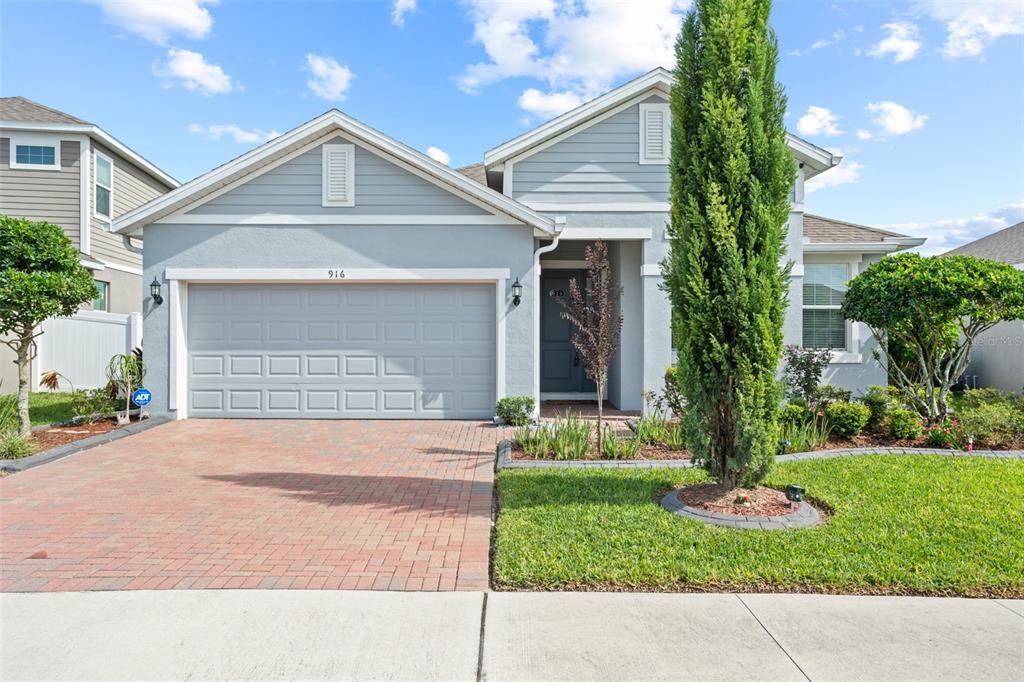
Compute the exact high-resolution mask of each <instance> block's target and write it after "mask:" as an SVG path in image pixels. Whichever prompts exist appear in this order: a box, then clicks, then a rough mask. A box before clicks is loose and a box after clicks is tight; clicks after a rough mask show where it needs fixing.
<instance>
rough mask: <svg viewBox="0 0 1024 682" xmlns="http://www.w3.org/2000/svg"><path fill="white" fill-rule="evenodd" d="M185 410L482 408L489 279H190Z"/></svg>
mask: <svg viewBox="0 0 1024 682" xmlns="http://www.w3.org/2000/svg"><path fill="white" fill-rule="evenodd" d="M188 315H189V319H188V329H187V331H188V344H189V397H190V399H189V403H190V408H191V412H192V414H193V415H194V416H197V417H198V416H208V417H245V418H253V417H266V418H287V417H308V418H346V417H349V418H357V417H362V418H486V417H488V416H489V415H490V414H491V413H492V412H493V406H494V384H495V361H494V346H495V343H494V338H495V334H494V288H493V285H435V284H416V285H370V284H351V283H345V284H340V285H298V284H296V285H200V284H193V285H191V286H190V287H189V305H188Z"/></svg>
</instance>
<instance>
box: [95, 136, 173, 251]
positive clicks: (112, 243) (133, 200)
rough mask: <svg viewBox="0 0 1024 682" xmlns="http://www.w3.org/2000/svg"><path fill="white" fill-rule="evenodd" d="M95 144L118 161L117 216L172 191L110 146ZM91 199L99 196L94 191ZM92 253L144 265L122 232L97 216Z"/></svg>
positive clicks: (115, 193)
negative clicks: (126, 244)
mask: <svg viewBox="0 0 1024 682" xmlns="http://www.w3.org/2000/svg"><path fill="white" fill-rule="evenodd" d="M93 148H94V149H95V151H98V152H100V153H101V154H105V155H106V156H107V157H109V158H111V159H113V161H114V217H115V218H116V217H117V216H120V215H122V214H124V213H127V212H128V211H131V210H132V209H134V208H137V207H139V206H141V205H142V204H145V203H147V202H149V201H151V200H153V199H155V198H156V197H158V196H160V195H162V194H164V193H166V192H167V191H168V190H167V188H166V187H164V186H163V185H162V184H160V183H159V182H157V181H156V180H153V179H152V178H150V177H149V176H147V175H146V174H145V173H143V172H142V171H140V170H139V169H138V168H136V167H135V166H134V165H133V164H131V163H129V162H128V161H127V160H126V159H124V158H123V157H120V156H118V155H117V154H115V153H114V152H112V151H110V150H109V149H107V148H106V147H104V146H102V145H99V144H96V143H95V142H94V143H93ZM91 156H92V170H93V175H92V177H93V178H95V177H96V175H95V168H96V166H95V164H96V155H95V153H93V154H92V155H91ZM89 191H90V193H92V192H95V188H94V187H90V188H89ZM90 202H91V203H90V205H91V206H93V205H94V204H95V197H94V196H92V195H90ZM92 253H93V255H95V256H97V257H98V258H99V259H100V260H103V261H115V262H117V263H121V264H124V265H129V266H132V267H136V268H141V267H142V257H141V256H139V255H138V254H135V253H132V252H131V251H128V250H127V249H125V248H124V241H123V240H122V238H121V235H118V234H111V233H110V231H109V230H108V226H107V224H106V223H105V222H104V221H102V220H99V219H98V218H96V217H95V216H93V218H92Z"/></svg>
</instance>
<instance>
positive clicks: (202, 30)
mask: <svg viewBox="0 0 1024 682" xmlns="http://www.w3.org/2000/svg"><path fill="white" fill-rule="evenodd" d="M216 4H217V0H151V1H148V2H140V1H138V0H135V1H134V2H133V1H130V0H100V8H101V9H102V11H103V16H104V17H105V18H106V19H107V20H108V21H109V22H110V23H112V24H115V25H117V26H120V27H122V28H124V29H127V30H129V31H131V32H132V33H136V34H138V35H140V36H142V37H143V38H145V39H146V40H148V41H150V42H154V43H156V44H157V45H166V44H167V40H168V38H170V37H171V36H172V35H182V36H185V37H186V38H191V39H192V40H200V39H202V38H205V37H206V36H207V35H208V34H209V33H210V29H211V28H213V18H212V17H211V16H210V11H209V10H208V9H206V8H205V7H203V5H216Z"/></svg>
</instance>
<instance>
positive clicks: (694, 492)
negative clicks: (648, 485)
mask: <svg viewBox="0 0 1024 682" xmlns="http://www.w3.org/2000/svg"><path fill="white" fill-rule="evenodd" d="M741 496H742V498H743V500H742V501H740V497H741ZM677 497H678V498H679V501H680V502H682V503H683V504H685V505H686V506H688V507H693V508H694V509H703V510H704V511H709V512H716V513H718V514H734V515H736V516H785V515H786V514H791V513H793V512H795V511H796V510H797V509H798V505H797V503H796V502H790V501H789V500H787V499H786V493H784V492H782V491H781V490H776V489H775V488H766V487H764V486H757V487H755V488H734V489H732V490H723V489H722V488H721V487H720V486H719V485H718V484H717V483H697V484H696V485H688V486H686V487H684V488H680V489H679V493H678V495H677Z"/></svg>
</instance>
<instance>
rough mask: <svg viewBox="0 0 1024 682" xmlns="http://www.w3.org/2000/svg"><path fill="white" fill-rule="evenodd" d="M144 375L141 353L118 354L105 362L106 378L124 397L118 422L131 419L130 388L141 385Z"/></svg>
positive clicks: (126, 421)
mask: <svg viewBox="0 0 1024 682" xmlns="http://www.w3.org/2000/svg"><path fill="white" fill-rule="evenodd" d="M145 376H146V366H145V364H143V362H142V355H141V353H122V354H118V355H115V356H113V357H111V358H110V362H109V363H107V379H109V380H110V383H111V385H112V386H114V387H116V388H117V391H118V392H119V393H120V395H121V396H122V397H123V398H124V414H121V413H118V415H117V423H118V424H127V423H128V422H129V421H130V420H131V409H132V390H133V389H134V388H138V387H139V386H141V385H142V379H143V378H145Z"/></svg>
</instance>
